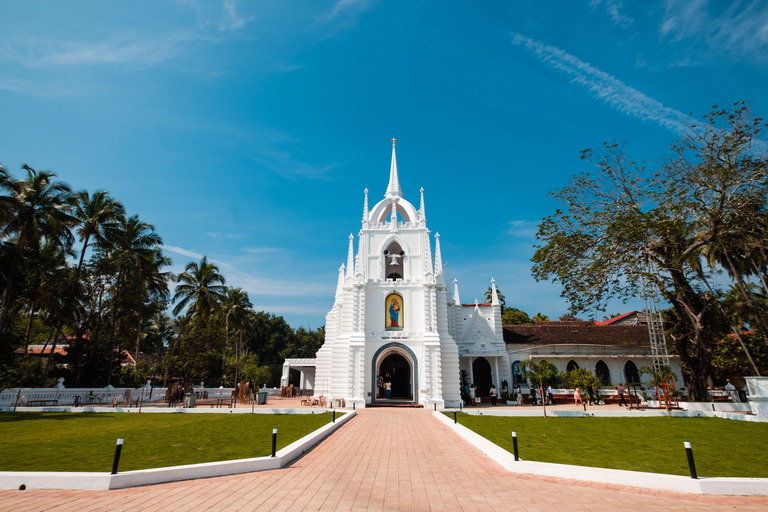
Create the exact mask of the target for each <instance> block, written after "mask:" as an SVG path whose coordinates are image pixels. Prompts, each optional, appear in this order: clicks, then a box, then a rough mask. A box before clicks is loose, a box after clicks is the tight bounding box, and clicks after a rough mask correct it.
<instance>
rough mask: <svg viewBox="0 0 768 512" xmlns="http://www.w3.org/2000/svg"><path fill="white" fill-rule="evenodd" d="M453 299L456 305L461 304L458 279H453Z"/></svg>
mask: <svg viewBox="0 0 768 512" xmlns="http://www.w3.org/2000/svg"><path fill="white" fill-rule="evenodd" d="M453 300H454V301H455V304H456V305H457V306H461V299H460V298H459V280H458V279H454V280H453Z"/></svg>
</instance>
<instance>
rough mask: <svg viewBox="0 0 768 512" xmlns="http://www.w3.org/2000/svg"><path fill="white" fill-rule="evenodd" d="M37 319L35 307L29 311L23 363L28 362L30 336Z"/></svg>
mask: <svg viewBox="0 0 768 512" xmlns="http://www.w3.org/2000/svg"><path fill="white" fill-rule="evenodd" d="M35 318H37V311H35V308H34V307H33V308H32V309H31V310H30V311H29V322H28V323H27V332H26V334H25V335H24V359H23V361H26V360H27V353H28V352H29V336H30V334H31V333H32V323H33V322H34V320H35Z"/></svg>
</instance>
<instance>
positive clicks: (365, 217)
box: [363, 188, 369, 222]
mask: <svg viewBox="0 0 768 512" xmlns="http://www.w3.org/2000/svg"><path fill="white" fill-rule="evenodd" d="M368 215H369V213H368V189H367V188H366V189H365V201H363V222H368Z"/></svg>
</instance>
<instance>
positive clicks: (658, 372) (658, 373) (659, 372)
mask: <svg viewBox="0 0 768 512" xmlns="http://www.w3.org/2000/svg"><path fill="white" fill-rule="evenodd" d="M646 373H647V374H649V375H650V376H651V381H650V383H649V384H650V385H651V386H656V387H657V388H660V387H662V386H664V385H666V384H667V383H668V382H669V381H670V380H671V381H676V380H677V376H676V375H675V374H674V372H673V371H672V368H670V367H669V366H667V365H665V364H663V365H661V366H659V368H658V369H655V368H651V367H650V366H641V367H640V368H639V369H638V374H639V375H644V374H646ZM665 397H666V403H667V416H669V415H670V414H669V407H670V404H669V397H668V396H666V393H665Z"/></svg>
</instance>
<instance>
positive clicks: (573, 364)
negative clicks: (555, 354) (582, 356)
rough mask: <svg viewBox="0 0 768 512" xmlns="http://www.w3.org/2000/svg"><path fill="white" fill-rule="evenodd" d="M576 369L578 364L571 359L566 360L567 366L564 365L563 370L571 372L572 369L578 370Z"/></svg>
mask: <svg viewBox="0 0 768 512" xmlns="http://www.w3.org/2000/svg"><path fill="white" fill-rule="evenodd" d="M578 369H579V365H578V363H577V362H576V361H574V360H573V359H571V360H570V361H568V366H566V367H565V371H567V372H572V371H573V370H578Z"/></svg>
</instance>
